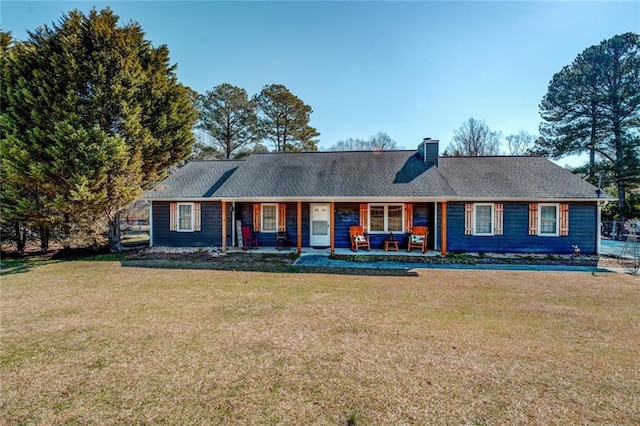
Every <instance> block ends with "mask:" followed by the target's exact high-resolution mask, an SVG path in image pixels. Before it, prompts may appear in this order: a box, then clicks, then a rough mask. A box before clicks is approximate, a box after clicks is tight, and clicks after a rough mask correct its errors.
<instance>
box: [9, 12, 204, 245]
mask: <svg viewBox="0 0 640 426" xmlns="http://www.w3.org/2000/svg"><path fill="white" fill-rule="evenodd" d="M8 57H9V58H10V60H9V61H7V66H6V69H5V70H4V76H5V78H4V80H5V83H6V85H5V88H4V89H3V100H5V101H6V104H5V106H6V108H3V111H2V115H1V117H2V121H1V124H2V130H3V133H4V134H5V137H4V138H3V140H2V147H1V154H2V169H3V173H5V175H6V176H5V177H6V180H7V182H10V183H11V184H12V185H14V186H22V187H23V189H24V191H23V192H24V194H26V197H24V198H23V199H22V201H23V202H24V203H23V204H25V218H27V219H28V220H30V221H31V222H33V223H37V225H38V226H39V227H40V228H43V233H44V232H45V230H44V227H47V226H48V227H49V229H52V228H53V229H56V230H59V231H60V234H61V235H62V238H63V241H64V242H65V244H68V241H69V238H70V236H71V235H72V234H73V232H74V229H76V230H78V229H83V230H86V228H87V227H88V226H94V227H95V226H96V223H95V222H96V221H99V218H102V220H104V221H106V223H107V224H108V227H109V234H108V235H109V245H110V248H111V250H112V251H119V250H121V249H122V245H121V234H120V213H121V211H122V209H124V207H126V205H127V204H129V203H130V202H131V201H133V200H134V199H135V197H136V196H137V195H138V194H139V193H140V191H141V190H142V188H143V187H145V186H147V185H149V184H150V183H151V182H153V181H155V180H157V179H158V178H160V177H162V175H163V173H164V172H165V170H166V169H167V168H168V167H169V166H171V165H172V164H175V163H176V162H177V161H180V160H182V159H184V158H186V157H187V156H188V155H189V153H190V152H191V145H192V143H193V134H192V127H193V125H194V123H195V118H196V112H195V110H194V108H193V105H192V100H191V96H192V93H191V91H190V90H189V89H188V88H186V87H184V86H182V85H181V84H180V83H179V82H178V81H177V78H176V76H175V66H171V65H170V64H169V52H168V49H167V48H166V46H160V47H158V48H154V47H153V46H152V45H151V43H150V42H149V41H147V40H145V39H144V33H143V31H142V29H141V28H140V26H139V25H138V24H137V23H129V24H126V25H124V26H119V25H118V17H117V16H116V15H114V14H113V12H112V11H111V10H110V9H108V8H107V9H105V10H102V11H100V12H97V11H96V10H95V9H93V10H92V11H91V12H90V13H89V14H88V15H86V16H85V15H84V14H82V13H81V12H79V11H77V10H76V11H73V12H71V13H69V14H65V15H63V17H62V19H61V20H60V21H59V23H57V24H54V25H53V26H52V27H48V26H44V27H41V28H38V29H36V30H35V31H34V32H30V33H29V39H28V40H27V41H25V42H24V43H18V44H17V45H16V46H15V47H13V48H11V54H10V55H8ZM87 222H92V223H91V224H89V223H87ZM41 238H42V236H41ZM43 248H44V247H43Z"/></svg>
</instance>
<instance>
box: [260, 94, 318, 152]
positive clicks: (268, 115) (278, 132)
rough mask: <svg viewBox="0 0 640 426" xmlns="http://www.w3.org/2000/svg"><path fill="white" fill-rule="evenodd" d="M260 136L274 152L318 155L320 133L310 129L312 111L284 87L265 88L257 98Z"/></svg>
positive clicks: (312, 128)
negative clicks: (302, 152) (269, 142)
mask: <svg viewBox="0 0 640 426" xmlns="http://www.w3.org/2000/svg"><path fill="white" fill-rule="evenodd" d="M255 101H256V103H257V105H258V110H259V118H258V123H259V128H260V133H261V136H262V137H263V138H265V139H267V140H269V141H271V143H273V147H274V151H278V152H284V151H317V150H318V140H317V139H316V138H317V137H318V136H320V133H318V131H317V130H316V129H315V128H314V127H311V126H310V125H309V120H310V119H311V113H312V112H313V110H312V109H311V107H310V106H309V105H307V104H305V103H304V102H302V100H301V99H300V98H298V97H297V96H296V95H294V94H293V93H291V92H290V91H289V89H287V88H286V87H285V86H283V85H281V84H270V85H268V86H264V87H263V88H262V91H261V92H260V93H259V94H258V95H256V96H255Z"/></svg>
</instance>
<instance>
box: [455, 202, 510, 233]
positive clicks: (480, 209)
mask: <svg viewBox="0 0 640 426" xmlns="http://www.w3.org/2000/svg"><path fill="white" fill-rule="evenodd" d="M503 213H504V204H502V203H466V204H465V206H464V235H480V236H483V235H502V234H503V226H502V222H503Z"/></svg>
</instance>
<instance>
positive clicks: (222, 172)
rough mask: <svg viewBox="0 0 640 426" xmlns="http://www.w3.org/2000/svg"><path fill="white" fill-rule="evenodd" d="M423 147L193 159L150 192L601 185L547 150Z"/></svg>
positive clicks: (332, 193)
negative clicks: (439, 151)
mask: <svg viewBox="0 0 640 426" xmlns="http://www.w3.org/2000/svg"><path fill="white" fill-rule="evenodd" d="M439 162H440V164H439V166H438V167H427V165H426V163H424V162H422V161H421V159H420V157H419V156H418V155H417V153H416V151H381V152H370V151H366V152H365V151H356V152H353V151H352V152H308V153H269V154H252V155H250V156H249V157H247V158H245V159H244V160H236V161H228V160H227V161H224V160H218V161H215V160H214V161H193V162H190V163H188V164H186V165H185V166H184V167H182V168H181V169H179V170H178V171H176V172H175V173H174V174H173V175H172V176H171V177H169V178H167V179H166V180H164V181H162V182H161V183H159V184H158V185H156V187H155V188H154V189H152V190H150V191H147V193H145V195H144V197H145V198H149V199H153V198H163V199H171V198H176V199H185V198H205V197H212V198H225V199H233V198H244V199H247V198H262V199H264V198H274V199H278V198H313V197H332V198H336V199H339V198H352V197H353V198H355V197H357V198H374V197H377V198H393V197H442V198H447V199H453V198H459V199H473V198H493V199H500V198H504V199H518V198H520V199H594V198H595V197H596V194H595V190H596V188H595V187H594V186H593V185H591V184H589V183H587V182H586V181H584V180H583V179H581V178H580V177H579V176H577V175H574V174H573V173H571V172H570V171H568V170H565V169H563V168H562V167H559V166H557V165H556V164H554V163H552V162H551V161H549V160H547V159H545V158H541V157H499V156H498V157H442V158H440V160H439Z"/></svg>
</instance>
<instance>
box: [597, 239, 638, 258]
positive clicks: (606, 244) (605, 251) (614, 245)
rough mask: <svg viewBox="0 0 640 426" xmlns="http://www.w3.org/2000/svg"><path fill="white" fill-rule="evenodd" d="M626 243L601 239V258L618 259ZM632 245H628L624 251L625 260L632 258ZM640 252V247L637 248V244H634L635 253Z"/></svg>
mask: <svg viewBox="0 0 640 426" xmlns="http://www.w3.org/2000/svg"><path fill="white" fill-rule="evenodd" d="M626 244H627V242H626V241H617V240H605V239H602V241H601V243H600V251H601V253H600V254H601V255H603V256H611V257H619V256H620V254H621V253H622V250H623V249H624V247H625V245H626ZM631 244H633V243H629V246H628V247H627V250H625V255H624V257H625V258H632V257H633V254H634V250H633V246H632V245H631ZM638 252H640V247H638V243H636V251H635V253H638Z"/></svg>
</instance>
